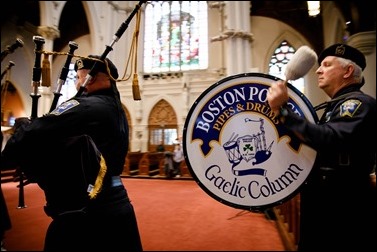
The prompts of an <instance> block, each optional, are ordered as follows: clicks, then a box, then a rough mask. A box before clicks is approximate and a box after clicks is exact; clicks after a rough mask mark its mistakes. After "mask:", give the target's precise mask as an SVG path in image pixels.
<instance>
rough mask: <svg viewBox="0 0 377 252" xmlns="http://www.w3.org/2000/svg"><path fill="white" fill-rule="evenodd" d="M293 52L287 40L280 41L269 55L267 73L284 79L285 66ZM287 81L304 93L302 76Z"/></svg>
mask: <svg viewBox="0 0 377 252" xmlns="http://www.w3.org/2000/svg"><path fill="white" fill-rule="evenodd" d="M295 52H296V50H295V49H294V48H293V47H292V46H291V45H290V44H289V43H288V42H287V41H285V40H284V41H283V42H281V44H280V45H279V46H278V47H277V48H276V49H275V52H274V54H273V55H272V57H271V60H270V64H269V68H270V69H269V74H271V75H273V76H276V77H278V78H281V79H283V80H285V68H286V66H287V64H288V62H289V60H290V59H291V58H292V56H293V54H295ZM289 83H291V84H292V85H293V86H294V87H296V88H297V89H298V90H299V91H300V92H302V93H304V87H305V85H304V79H303V78H300V79H297V80H294V81H289Z"/></svg>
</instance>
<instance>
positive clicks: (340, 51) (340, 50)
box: [335, 45, 346, 55]
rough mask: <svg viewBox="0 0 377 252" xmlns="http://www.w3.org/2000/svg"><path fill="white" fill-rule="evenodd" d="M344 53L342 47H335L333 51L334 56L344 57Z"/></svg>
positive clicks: (344, 50) (344, 49)
mask: <svg viewBox="0 0 377 252" xmlns="http://www.w3.org/2000/svg"><path fill="white" fill-rule="evenodd" d="M345 52H346V48H345V47H344V45H340V46H337V47H336V49H335V54H336V55H344V53H345Z"/></svg>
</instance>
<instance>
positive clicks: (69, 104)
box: [50, 99, 80, 115]
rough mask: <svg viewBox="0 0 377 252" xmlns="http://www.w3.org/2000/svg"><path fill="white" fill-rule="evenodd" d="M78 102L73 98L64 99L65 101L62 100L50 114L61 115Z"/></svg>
mask: <svg viewBox="0 0 377 252" xmlns="http://www.w3.org/2000/svg"><path fill="white" fill-rule="evenodd" d="M79 104H80V103H79V102H78V101H77V100H73V99H72V100H69V101H66V102H63V103H62V104H60V105H59V106H58V107H57V108H56V109H54V110H53V111H52V112H51V113H50V114H53V115H61V114H63V113H64V112H66V111H68V110H70V109H71V108H73V107H76V106H77V105H79Z"/></svg>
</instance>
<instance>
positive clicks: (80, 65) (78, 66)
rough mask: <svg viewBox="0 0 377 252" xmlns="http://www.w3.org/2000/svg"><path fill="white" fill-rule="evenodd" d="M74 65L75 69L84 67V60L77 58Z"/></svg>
mask: <svg viewBox="0 0 377 252" xmlns="http://www.w3.org/2000/svg"><path fill="white" fill-rule="evenodd" d="M76 65H77V69H81V68H83V67H84V62H83V61H82V59H78V60H77V61H76Z"/></svg>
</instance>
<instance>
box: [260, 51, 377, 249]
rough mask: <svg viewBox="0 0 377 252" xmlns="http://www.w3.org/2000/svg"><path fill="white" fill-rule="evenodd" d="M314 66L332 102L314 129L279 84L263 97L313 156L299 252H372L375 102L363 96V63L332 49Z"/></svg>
mask: <svg viewBox="0 0 377 252" xmlns="http://www.w3.org/2000/svg"><path fill="white" fill-rule="evenodd" d="M318 64H319V67H318V69H317V70H316V73H317V75H318V87H319V88H320V89H322V90H323V91H324V92H325V93H326V94H327V95H328V96H329V97H330V98H331V100H330V101H328V102H325V103H324V104H323V106H319V107H323V108H324V109H325V110H324V112H323V115H322V117H321V118H320V120H319V122H318V123H317V124H314V123H311V122H309V121H308V120H306V119H305V118H302V117H299V116H297V115H296V114H295V113H294V112H293V111H292V110H291V109H290V108H289V107H288V106H287V101H288V97H289V95H288V88H287V86H286V85H285V84H284V82H283V81H278V82H276V83H275V84H274V85H271V87H270V88H269V92H268V94H267V100H268V103H269V105H270V107H271V109H272V110H273V111H274V113H275V114H276V115H278V117H279V120H280V123H282V124H283V125H284V126H285V127H286V128H287V129H288V130H290V131H291V132H292V134H295V135H296V136H298V137H299V138H300V139H301V140H302V142H303V143H304V144H306V145H308V146H310V147H312V148H313V149H315V150H316V151H317V158H316V162H315V165H314V167H313V169H312V172H311V174H310V175H309V177H308V180H307V181H306V183H305V184H304V185H303V186H302V190H301V194H300V196H301V201H300V202H301V207H300V211H301V212H300V218H301V219H300V234H299V237H300V240H299V244H298V250H311V251H332V250H334V251H335V250H356V249H363V250H365V251H376V237H377V235H376V227H377V225H376V198H375V187H373V183H371V180H370V174H371V173H372V172H373V169H375V162H376V142H375V139H376V130H375V129H376V100H375V98H373V97H371V96H369V95H367V94H365V93H363V92H362V91H361V88H362V87H363V85H364V78H363V70H364V69H365V68H366V59H365V56H364V55H363V53H361V52H360V51H359V50H357V49H356V48H354V47H351V46H349V45H345V44H334V45H332V46H330V47H328V48H326V49H325V50H324V51H323V52H322V53H321V54H320V55H319V57H318ZM369 139H370V140H372V141H371V143H368V140H369ZM365 146H368V147H365Z"/></svg>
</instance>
